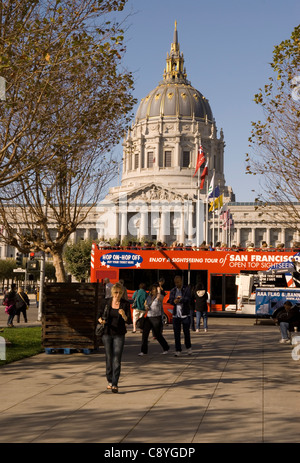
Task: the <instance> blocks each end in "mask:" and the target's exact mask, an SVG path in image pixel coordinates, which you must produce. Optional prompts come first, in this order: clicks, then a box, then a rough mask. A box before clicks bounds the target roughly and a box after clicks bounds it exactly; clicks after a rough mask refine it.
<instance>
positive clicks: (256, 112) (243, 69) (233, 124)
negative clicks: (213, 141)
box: [111, 0, 300, 201]
mask: <svg viewBox="0 0 300 463" xmlns="http://www.w3.org/2000/svg"><path fill="white" fill-rule="evenodd" d="M126 15H129V16H127V18H126V21H125V24H124V25H123V26H124V28H125V44H126V47H127V52H126V55H125V58H124V65H125V66H126V67H127V68H128V69H129V70H130V71H132V72H133V74H134V79H135V90H134V96H135V97H136V98H137V99H138V101H139V102H140V100H141V99H142V98H144V97H145V96H146V95H147V94H148V93H149V91H151V90H152V89H154V88H155V87H156V85H157V84H158V82H159V81H160V80H161V79H162V74H163V70H164V67H165V60H166V55H167V52H169V51H170V46H171V42H172V39H173V31H174V22H175V20H177V30H178V41H179V43H180V49H181V51H182V52H183V54H184V59H185V66H186V71H187V78H188V80H190V82H191V84H192V85H193V86H194V87H195V88H196V89H198V90H199V91H200V92H201V93H202V94H203V95H204V96H205V97H206V98H207V99H208V100H209V103H210V106H211V108H212V112H213V115H214V118H215V120H216V125H217V129H218V135H219V134H220V129H221V128H222V129H223V132H224V139H225V142H226V146H225V153H224V160H225V179H226V183H227V185H230V186H232V188H233V191H234V193H235V195H236V201H253V200H254V198H255V197H256V196H257V192H258V191H259V188H260V187H259V180H258V178H257V177H256V176H255V177H254V176H252V175H246V174H245V153H247V152H248V150H249V149H248V137H249V136H250V134H251V121H256V120H264V119H263V114H262V111H261V108H260V107H259V106H257V105H256V104H255V103H254V101H253V99H254V95H255V93H257V92H258V90H259V88H262V87H263V86H264V85H265V84H267V83H268V79H269V77H270V76H272V69H271V67H270V62H272V59H273V56H272V55H273V50H274V46H275V45H278V44H279V43H280V42H281V41H282V40H286V39H288V38H290V36H291V33H292V31H293V29H294V28H295V27H296V26H297V25H298V24H299V20H300V2H299V0H297V1H296V0H284V1H283V0H251V1H250V0H249V1H248V0H227V1H225V0H206V1H203V0H184V1H183V0H151V1H149V0H129V1H128V3H127V5H126V8H125V11H124V12H122V13H121V14H118V15H117V16H116V18H117V19H118V20H120V19H122V18H123V17H124V18H125V16H126ZM136 109H137V106H136V107H135V109H134V113H135V111H136ZM116 152H117V153H120V158H121V156H122V146H121V145H119V146H118V147H117V149H116ZM117 183H118V181H117V179H116V182H115V183H114V184H113V185H117ZM113 185H111V186H113ZM253 190H255V191H253Z"/></svg>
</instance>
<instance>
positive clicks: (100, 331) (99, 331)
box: [96, 305, 108, 338]
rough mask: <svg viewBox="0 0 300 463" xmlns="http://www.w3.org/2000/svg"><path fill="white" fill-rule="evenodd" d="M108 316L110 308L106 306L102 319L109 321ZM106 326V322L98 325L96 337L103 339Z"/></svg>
mask: <svg viewBox="0 0 300 463" xmlns="http://www.w3.org/2000/svg"><path fill="white" fill-rule="evenodd" d="M107 315H108V306H107V305H106V306H105V309H104V312H103V314H102V317H101V318H102V319H103V320H106V319H107ZM105 326H106V321H105V323H97V326H96V336H98V337H99V338H102V336H103V334H104V328H105Z"/></svg>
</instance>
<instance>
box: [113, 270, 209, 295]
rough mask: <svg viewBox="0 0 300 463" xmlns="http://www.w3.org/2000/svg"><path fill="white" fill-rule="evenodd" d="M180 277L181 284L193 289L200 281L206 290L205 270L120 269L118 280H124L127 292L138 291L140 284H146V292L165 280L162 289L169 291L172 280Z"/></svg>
mask: <svg viewBox="0 0 300 463" xmlns="http://www.w3.org/2000/svg"><path fill="white" fill-rule="evenodd" d="M176 275H180V276H181V277H182V279H183V284H184V285H188V284H190V285H191V286H192V287H195V286H196V285H197V283H199V282H200V281H202V282H203V284H204V286H205V287H206V288H207V270H191V271H190V272H188V270H181V271H180V270H164V269H156V270H152V269H134V270H133V269H120V273H119V276H120V280H124V285H125V287H126V288H127V289H128V290H129V291H135V290H136V289H138V287H139V284H140V283H146V289H147V290H148V289H149V288H150V286H151V285H152V284H153V283H157V282H158V280H159V279H160V278H164V279H165V284H164V289H165V291H170V290H171V289H172V288H174V285H175V283H174V278H175V276H176Z"/></svg>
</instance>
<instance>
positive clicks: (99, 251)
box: [91, 244, 300, 321]
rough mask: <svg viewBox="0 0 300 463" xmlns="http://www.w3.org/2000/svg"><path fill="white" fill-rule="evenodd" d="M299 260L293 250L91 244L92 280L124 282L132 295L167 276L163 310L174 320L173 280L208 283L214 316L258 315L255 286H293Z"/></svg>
mask: <svg viewBox="0 0 300 463" xmlns="http://www.w3.org/2000/svg"><path fill="white" fill-rule="evenodd" d="M298 261H300V253H299V252H297V251H293V250H288V251H276V250H274V251H261V250H257V251H255V250H254V251H251V252H250V251H245V250H238V251H237V250H230V249H228V250H222V251H207V250H196V251H194V250H192V249H183V250H169V249H152V248H150V249H113V248H110V247H107V248H99V247H98V246H97V245H96V244H93V247H92V253H91V282H97V281H102V280H104V278H109V279H110V281H111V282H112V283H115V282H117V281H119V280H120V279H122V280H124V285H125V287H126V288H127V290H128V294H129V296H132V294H133V292H134V291H135V290H136V289H138V287H139V284H140V283H142V282H143V283H146V285H147V286H148V287H149V286H150V285H151V284H153V283H155V282H158V280H159V279H160V278H164V280H165V284H164V289H165V291H166V292H167V296H166V297H165V298H164V309H165V313H166V314H167V315H168V320H169V321H170V319H171V317H172V310H171V309H172V307H171V306H169V305H168V304H167V300H168V293H169V291H170V290H171V288H173V287H174V277H175V276H176V275H181V276H182V278H183V281H184V284H189V285H191V287H195V286H196V285H197V283H198V282H200V281H202V282H203V283H204V285H205V287H206V288H207V291H208V293H209V296H210V297H209V309H208V310H209V311H210V312H218V313H225V312H227V313H228V312H230V313H235V314H237V315H238V314H249V315H255V316H257V313H256V308H255V288H256V287H260V288H261V287H265V288H270V289H271V288H273V289H274V288H279V287H280V288H289V287H295V286H296V284H295V283H294V280H293V278H292V274H291V269H295V268H296V267H295V264H298ZM241 276H243V277H245V278H241ZM246 277H248V278H246ZM242 280H243V281H242ZM245 281H246V283H245ZM295 290H296V289H295ZM297 291H300V290H297Z"/></svg>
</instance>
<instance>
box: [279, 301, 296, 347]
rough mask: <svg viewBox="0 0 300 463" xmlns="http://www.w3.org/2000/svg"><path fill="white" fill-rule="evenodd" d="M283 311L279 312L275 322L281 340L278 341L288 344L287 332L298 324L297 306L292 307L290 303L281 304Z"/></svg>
mask: <svg viewBox="0 0 300 463" xmlns="http://www.w3.org/2000/svg"><path fill="white" fill-rule="evenodd" d="M283 308H284V309H283V310H282V311H280V312H279V313H278V315H277V317H276V318H277V321H278V323H279V327H280V333H281V340H280V341H279V342H280V343H282V344H286V343H289V342H290V339H289V335H288V331H290V332H291V331H293V330H294V327H295V326H297V327H298V326H299V324H300V312H299V307H298V306H297V305H293V304H292V303H291V302H290V301H286V302H285V303H284V304H283Z"/></svg>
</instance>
